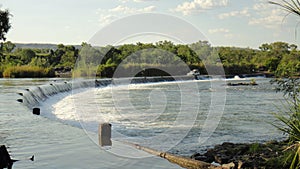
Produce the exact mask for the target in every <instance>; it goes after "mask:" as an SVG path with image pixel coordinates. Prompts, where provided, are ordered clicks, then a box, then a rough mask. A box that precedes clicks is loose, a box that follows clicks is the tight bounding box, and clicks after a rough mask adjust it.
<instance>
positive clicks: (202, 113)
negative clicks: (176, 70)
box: [41, 78, 281, 155]
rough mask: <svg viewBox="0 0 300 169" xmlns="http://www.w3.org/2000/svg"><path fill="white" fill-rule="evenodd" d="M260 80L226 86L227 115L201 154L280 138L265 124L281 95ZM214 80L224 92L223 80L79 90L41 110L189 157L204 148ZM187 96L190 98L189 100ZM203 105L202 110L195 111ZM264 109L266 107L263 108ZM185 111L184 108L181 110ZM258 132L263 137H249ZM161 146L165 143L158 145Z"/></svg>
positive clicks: (90, 128)
mask: <svg viewBox="0 0 300 169" xmlns="http://www.w3.org/2000/svg"><path fill="white" fill-rule="evenodd" d="M249 79H250V78H249ZM251 79H252V78H251ZM232 80H245V79H244V78H242V79H232ZM256 80H257V83H259V86H256V87H251V86H243V87H226V90H227V102H226V107H225V112H224V115H223V117H222V120H221V121H220V124H219V126H218V128H217V130H216V131H215V132H214V133H213V135H212V136H211V138H212V139H213V141H212V140H210V141H209V142H205V143H203V144H202V146H201V147H202V149H205V147H209V146H212V145H215V144H220V143H222V142H224V141H232V142H252V141H265V140H268V139H270V138H272V139H273V138H275V139H276V138H281V137H280V134H279V133H278V132H276V130H275V129H273V128H272V126H271V125H269V124H266V122H265V121H272V120H274V118H273V117H272V115H270V114H268V113H269V112H272V111H274V106H272V105H273V104H274V103H275V102H277V100H276V98H278V97H279V96H278V95H277V94H276V93H275V91H273V90H271V89H270V85H269V84H268V80H265V79H261V78H257V79H256ZM211 81H214V82H216V83H217V86H219V87H220V88H221V87H224V86H223V85H224V83H225V81H224V79H222V80H220V79H218V80H217V79H212V80H204V81H202V80H201V81H179V82H161V83H146V84H127V85H118V86H113V85H109V86H106V87H100V88H93V87H92V88H87V89H84V90H78V89H76V90H73V91H69V92H67V93H64V94H58V95H54V96H51V97H49V98H48V99H47V100H46V101H45V102H42V103H41V110H42V111H43V112H44V113H43V115H44V116H46V117H48V118H51V119H55V120H58V121H61V122H63V123H65V124H68V125H72V126H75V127H79V128H83V129H84V130H86V131H87V133H88V132H94V133H96V132H97V130H98V125H99V123H101V122H110V123H112V124H113V139H115V140H121V141H133V142H137V143H142V144H143V145H146V146H150V147H151V145H153V143H155V144H157V146H156V147H153V148H158V149H162V150H169V149H170V147H168V146H167V145H170V144H172V145H174V146H176V147H171V148H172V149H171V150H170V151H171V152H180V154H182V155H190V153H191V151H192V150H195V149H197V147H198V148H199V142H198V137H199V133H200V132H201V130H202V127H203V125H204V122H205V120H206V118H207V114H208V111H209V109H210V105H211V104H212V103H211V100H210V99H211V98H212V95H213V94H216V93H218V92H219V90H218V88H217V89H215V90H210V88H211V87H212V84H211ZM193 85H197V91H196V92H195V91H194V90H190V89H189V86H193ZM180 86H184V87H180ZM180 92H182V93H180ZM182 95H185V97H184V98H185V100H184V101H183V100H182V98H183V96H182ZM248 98H249V99H251V100H248ZM198 103H199V104H200V105H201V106H200V107H197V106H194V105H197V104H198ZM259 104H263V106H260V107H259V108H258V106H257V105H259ZM181 106H184V107H185V108H184V109H182V108H181ZM179 112H183V114H180V113H179ZM191 112H196V117H195V119H194V121H193V120H191V121H186V122H182V123H176V120H177V118H178V115H181V116H183V117H184V116H187V117H189V115H190V114H191ZM261 117H263V118H261ZM191 119H193V118H191ZM188 122H190V123H188ZM191 125H192V128H190V127H191ZM189 130H190V131H189ZM256 130H257V131H259V132H255V133H248V132H251V131H256ZM184 132H187V133H186V135H184V138H183V139H181V140H179V142H178V140H177V142H173V141H172V140H168V139H166V140H164V141H162V140H161V139H157V142H155V141H153V139H154V138H157V137H156V136H157V135H159V136H161V137H163V138H168V137H170V138H173V137H175V138H176V137H178V138H180V137H183V135H182V133H184ZM246 135H247V136H246ZM266 136H267V137H266ZM161 137H160V138H161ZM94 141H95V142H96V140H94ZM159 142H164V143H165V144H164V145H159V144H160V143H159Z"/></svg>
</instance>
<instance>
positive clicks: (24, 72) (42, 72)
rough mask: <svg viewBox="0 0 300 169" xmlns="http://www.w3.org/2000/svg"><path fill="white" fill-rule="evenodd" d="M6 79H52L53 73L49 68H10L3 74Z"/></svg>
mask: <svg viewBox="0 0 300 169" xmlns="http://www.w3.org/2000/svg"><path fill="white" fill-rule="evenodd" d="M2 75H3V77H6V78H36V77H54V76H55V73H54V71H53V69H51V68H41V67H37V66H27V65H25V66H10V67H7V68H6V69H5V70H4V71H3V73H2Z"/></svg>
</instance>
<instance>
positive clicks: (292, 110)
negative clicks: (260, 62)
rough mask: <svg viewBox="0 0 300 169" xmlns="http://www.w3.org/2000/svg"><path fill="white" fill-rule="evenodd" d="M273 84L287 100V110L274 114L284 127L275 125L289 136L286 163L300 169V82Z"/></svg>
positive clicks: (289, 80) (291, 81)
mask: <svg viewBox="0 0 300 169" xmlns="http://www.w3.org/2000/svg"><path fill="white" fill-rule="evenodd" d="M272 83H273V84H276V90H277V91H281V92H283V93H284V96H285V97H286V99H287V106H285V109H286V110H283V111H280V113H277V114H274V115H275V117H276V118H277V119H278V120H279V121H280V122H281V123H282V124H284V125H283V126H282V124H273V125H274V126H275V127H277V128H278V129H279V130H281V131H283V132H284V133H286V134H288V136H289V143H288V145H289V147H288V148H287V150H288V155H287V158H286V161H287V163H288V164H289V165H290V169H296V168H299V167H300V104H299V94H300V80H299V78H288V79H276V80H275V81H273V82H272Z"/></svg>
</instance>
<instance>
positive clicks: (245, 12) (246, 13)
mask: <svg viewBox="0 0 300 169" xmlns="http://www.w3.org/2000/svg"><path fill="white" fill-rule="evenodd" d="M236 16H247V17H249V16H250V13H249V10H248V8H245V9H243V10H242V11H231V12H228V13H222V14H220V15H219V18H220V19H225V18H229V17H236Z"/></svg>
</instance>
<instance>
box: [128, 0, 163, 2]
mask: <svg viewBox="0 0 300 169" xmlns="http://www.w3.org/2000/svg"><path fill="white" fill-rule="evenodd" d="M133 1H134V2H151V1H158V0H133Z"/></svg>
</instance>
